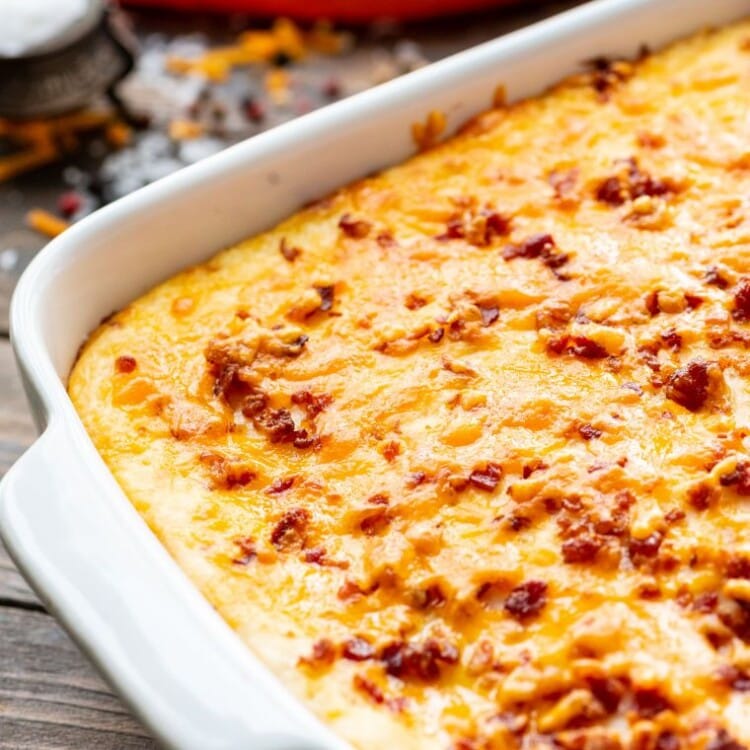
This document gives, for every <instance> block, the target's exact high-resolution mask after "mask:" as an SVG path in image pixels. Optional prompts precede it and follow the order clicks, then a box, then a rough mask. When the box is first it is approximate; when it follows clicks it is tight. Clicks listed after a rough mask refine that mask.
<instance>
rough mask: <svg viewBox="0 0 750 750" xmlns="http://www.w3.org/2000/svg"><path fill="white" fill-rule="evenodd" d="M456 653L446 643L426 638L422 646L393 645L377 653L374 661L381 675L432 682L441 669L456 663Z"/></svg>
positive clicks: (455, 650)
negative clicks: (377, 661) (378, 663)
mask: <svg viewBox="0 0 750 750" xmlns="http://www.w3.org/2000/svg"><path fill="white" fill-rule="evenodd" d="M458 656H459V654H458V649H457V648H456V647H455V646H454V645H453V644H452V643H448V642H447V641H439V640H437V639H435V638H429V639H428V640H426V641H425V642H424V643H423V644H421V645H420V644H416V643H408V642H406V641H395V642H393V643H390V644H388V645H387V646H385V647H384V648H383V649H381V651H380V653H379V654H378V659H380V661H382V662H383V663H384V665H385V671H386V672H387V673H388V674H389V675H392V676H393V677H398V678H399V679H402V680H409V679H412V680H422V681H424V682H434V681H435V680H437V679H439V677H440V674H441V665H446V664H447V665H453V664H456V663H458Z"/></svg>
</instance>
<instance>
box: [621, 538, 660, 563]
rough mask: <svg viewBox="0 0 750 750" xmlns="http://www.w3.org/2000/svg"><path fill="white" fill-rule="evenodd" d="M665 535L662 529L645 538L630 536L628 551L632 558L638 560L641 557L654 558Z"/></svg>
mask: <svg viewBox="0 0 750 750" xmlns="http://www.w3.org/2000/svg"><path fill="white" fill-rule="evenodd" d="M663 538H664V535H663V534H662V533H661V532H660V531H654V532H653V533H651V534H649V535H648V536H647V537H645V538H644V539H636V538H634V537H631V538H630V541H629V542H628V551H629V553H630V559H631V560H633V561H634V562H638V560H639V558H647V559H653V558H654V557H656V555H657V554H659V547H661V543H662V540H663Z"/></svg>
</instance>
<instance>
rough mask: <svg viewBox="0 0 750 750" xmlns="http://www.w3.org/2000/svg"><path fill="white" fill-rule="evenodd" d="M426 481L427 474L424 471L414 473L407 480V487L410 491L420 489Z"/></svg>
mask: <svg viewBox="0 0 750 750" xmlns="http://www.w3.org/2000/svg"><path fill="white" fill-rule="evenodd" d="M426 481H427V474H425V473H424V472H423V471H413V472H412V473H411V474H409V476H408V477H407V478H406V486H407V487H408V488H409V489H414V488H415V487H419V485H420V484H424V483H425V482H426Z"/></svg>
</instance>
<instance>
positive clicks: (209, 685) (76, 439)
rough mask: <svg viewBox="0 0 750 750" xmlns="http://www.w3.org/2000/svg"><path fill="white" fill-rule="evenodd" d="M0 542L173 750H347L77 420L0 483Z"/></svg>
mask: <svg viewBox="0 0 750 750" xmlns="http://www.w3.org/2000/svg"><path fill="white" fill-rule="evenodd" d="M78 428H80V429H78ZM87 454H88V455H87ZM84 508H85V512H83V510H84ZM134 516H135V518H134ZM134 528H135V533H134ZM0 533H1V534H2V538H3V540H4V541H5V543H6V545H7V547H8V550H9V552H10V554H11V556H12V557H13V559H14V560H15V562H16V564H17V565H18V567H19V568H20V569H21V571H22V572H23V574H24V575H25V576H26V578H27V579H28V581H29V582H30V583H31V585H32V586H33V588H34V589H35V590H36V592H37V593H38V594H39V596H40V598H41V599H42V601H43V602H44V604H45V606H46V607H47V609H48V610H49V611H50V612H51V613H52V614H53V615H54V616H55V617H57V618H58V620H60V622H62V624H63V625H64V626H65V627H66V629H67V630H68V632H69V633H70V634H71V635H72V637H73V638H74V639H75V640H76V641H77V643H78V644H79V646H81V648H82V649H83V650H84V651H85V652H86V653H87V655H88V656H89V657H90V658H91V660H92V661H93V662H94V663H95V664H96V665H97V667H98V668H99V670H100V671H101V673H102V674H103V675H104V677H105V678H106V679H107V680H108V681H109V682H110V684H111V685H112V686H113V687H114V688H115V689H116V690H117V692H118V693H119V694H120V695H121V696H122V697H123V698H124V699H125V701H126V702H127V703H128V704H129V706H130V707H131V709H132V710H133V711H134V712H135V713H136V714H137V715H138V716H139V718H140V719H141V720H142V721H143V722H144V723H145V724H146V725H147V726H148V727H149V728H150V729H151V730H152V731H153V732H154V734H155V735H156V736H157V737H158V738H159V739H160V740H161V741H162V743H163V744H164V745H166V746H167V747H174V748H180V750H192V749H193V748H195V750H239V749H240V748H243V750H248V749H249V748H252V749H253V750H343V749H344V748H345V747H347V746H346V745H345V744H344V743H342V742H340V741H339V740H337V739H336V738H334V737H333V736H332V735H331V733H330V732H329V731H328V730H327V729H325V728H324V727H323V726H322V725H321V724H320V723H319V722H318V721H317V720H315V719H314V718H313V717H312V715H311V714H309V713H308V712H307V711H306V710H305V709H304V708H303V707H302V706H301V705H300V704H298V703H297V701H296V700H294V699H293V698H292V697H291V696H290V695H289V693H288V692H287V691H286V690H285V689H284V688H283V687H282V686H281V685H280V683H278V681H277V680H276V678H275V677H273V675H271V674H270V673H269V672H268V670H267V669H266V668H265V667H264V666H263V665H262V664H260V662H258V661H257V660H256V659H255V658H254V657H253V656H252V654H251V653H250V651H249V650H247V649H246V648H245V647H244V646H243V645H242V644H241V642H240V641H239V639H238V638H237V636H236V635H235V634H234V633H233V632H232V631H231V629H230V628H229V627H228V626H227V625H226V623H225V622H224V621H223V620H222V619H221V618H220V617H219V616H218V615H217V614H216V613H215V611H214V610H213V609H212V608H211V607H210V605H209V604H208V602H207V601H206V600H205V599H204V598H203V597H202V596H201V595H200V594H199V593H198V591H197V590H196V589H195V588H194V587H193V585H192V584H191V583H190V582H189V581H188V579H187V578H186V576H185V575H184V574H183V573H182V572H181V570H180V569H179V568H178V567H177V565H176V563H175V562H174V561H173V560H172V558H171V557H170V556H169V555H168V554H167V552H166V551H165V549H164V548H163V547H162V546H161V544H160V543H159V542H158V541H157V539H156V537H155V536H154V535H153V534H152V533H151V532H150V530H149V529H148V527H147V526H146V524H145V523H144V522H143V521H142V520H141V518H140V516H138V514H137V513H136V511H135V510H134V508H133V507H132V506H131V504H130V503H129V502H128V501H127V499H126V498H125V497H124V495H123V493H122V491H121V490H120V489H119V487H118V485H117V484H116V483H115V481H114V479H113V477H112V475H111V474H110V473H109V472H108V471H107V470H106V467H105V466H104V464H103V462H102V461H101V459H100V458H99V456H98V454H96V453H95V451H94V450H93V447H92V446H91V443H90V441H89V439H88V436H86V434H85V432H84V431H83V428H82V427H80V425H78V424H77V423H74V422H73V420H72V419H71V420H70V421H69V422H68V421H63V420H62V419H58V420H53V421H52V422H51V423H50V424H49V426H48V427H47V429H46V430H45V431H44V433H43V434H42V436H41V437H40V438H39V439H38V440H37V441H36V443H34V445H32V447H31V448H30V449H29V450H28V451H27V452H26V453H25V454H24V455H23V456H22V457H21V458H20V459H19V460H18V461H17V462H16V464H15V465H14V466H13V467H12V468H11V469H10V471H9V472H8V473H7V474H6V476H5V478H4V479H3V481H2V483H0Z"/></svg>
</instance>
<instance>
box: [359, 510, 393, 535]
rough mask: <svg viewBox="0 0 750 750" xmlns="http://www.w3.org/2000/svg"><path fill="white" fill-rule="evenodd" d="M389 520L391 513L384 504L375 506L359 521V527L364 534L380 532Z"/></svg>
mask: <svg viewBox="0 0 750 750" xmlns="http://www.w3.org/2000/svg"><path fill="white" fill-rule="evenodd" d="M390 522H391V513H390V511H389V510H388V508H387V507H386V506H384V505H379V506H376V508H375V509H373V510H372V511H368V514H367V515H366V516H365V517H364V518H363V519H362V520H361V521H360V522H359V528H360V530H361V531H362V533H364V534H365V535H366V536H375V535H376V534H380V533H381V532H382V531H384V530H385V528H386V527H387V526H388V524H390Z"/></svg>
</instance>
